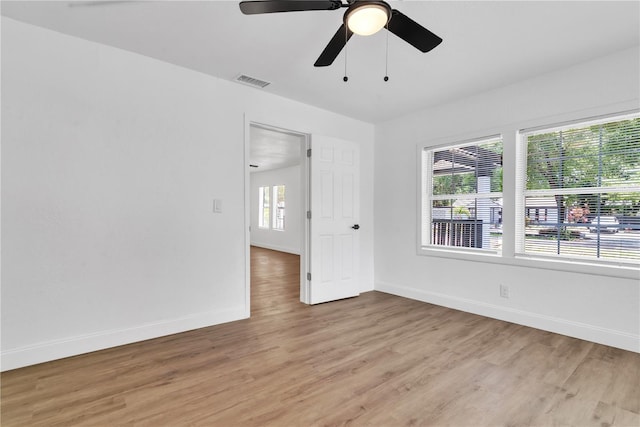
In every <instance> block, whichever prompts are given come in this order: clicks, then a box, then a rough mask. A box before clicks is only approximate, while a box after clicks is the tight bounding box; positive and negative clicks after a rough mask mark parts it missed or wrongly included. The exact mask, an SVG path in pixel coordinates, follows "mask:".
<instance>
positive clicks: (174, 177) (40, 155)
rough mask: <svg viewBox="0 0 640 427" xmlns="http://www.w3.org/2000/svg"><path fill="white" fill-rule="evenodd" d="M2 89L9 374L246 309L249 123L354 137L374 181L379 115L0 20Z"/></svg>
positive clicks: (367, 275) (369, 255) (366, 175)
mask: <svg viewBox="0 0 640 427" xmlns="http://www.w3.org/2000/svg"><path fill="white" fill-rule="evenodd" d="M2 91H3V93H2V125H3V126H2V144H3V145H2V318H1V320H2V353H1V355H2V369H3V370H7V369H12V368H16V367H20V366H25V365H29V364H34V363H38V362H43V361H47V360H52V359H56V358H60V357H65V356H69V355H74V354H79V353H83V352H87V351H93V350H97V349H100V348H105V347H110V346H114V345H119V344H124V343H128V342H132V341H136V340H141V339H146V338H151V337H157V336H160V335H164V334H170V333H175V332H180V331H184V330H188V329H192V328H197V327H203V326H208V325H212V324H216V323H220V322H225V321H231V320H236V319H240V318H243V317H246V316H248V312H249V308H248V305H247V304H246V301H247V298H246V295H245V292H246V284H247V277H245V266H246V265H247V264H246V263H247V260H246V259H245V248H246V245H247V244H248V242H246V241H245V240H244V236H245V233H244V230H245V218H244V214H245V208H246V209H247V210H248V209H249V207H248V206H246V207H245V196H244V189H245V168H246V162H245V158H244V156H245V153H244V146H245V144H244V141H245V134H244V133H245V130H246V123H247V118H252V120H253V119H255V121H259V122H261V123H266V124H271V125H274V126H279V127H283V128H287V129H292V130H296V131H299V132H304V133H309V134H324V135H329V136H335V137H338V138H343V139H348V140H352V141H356V142H358V143H360V144H361V147H362V152H363V153H364V155H363V160H362V164H363V171H362V174H363V176H362V178H361V181H362V182H363V183H368V182H372V181H373V150H372V149H370V147H372V145H373V132H374V128H373V126H372V125H371V124H367V123H363V122H360V121H356V120H353V119H350V118H346V117H344V116H339V115H336V114H334V113H331V112H328V111H324V110H319V109H317V108H314V107H310V106H307V105H304V104H300V103H297V102H293V101H290V100H287V99H284V98H281V97H276V96H273V95H270V94H268V93H266V92H261V91H259V90H256V89H253V88H248V87H244V86H241V85H238V84H235V83H231V82H227V81H223V80H220V79H216V78H213V77H210V76H207V75H204V74H200V73H197V72H193V71H190V70H187V69H184V68H181V67H177V66H174V65H170V64H167V63H163V62H160V61H156V60H154V59H151V58H147V57H143V56H140V55H136V54H133V53H130V52H125V51H122V50H119V49H115V48H111V47H107V46H102V45H99V44H97V43H92V42H89V41H86V40H81V39H76V38H73V37H69V36H65V35H62V34H59V33H55V32H52V31H49V30H45V29H42V28H38V27H34V26H31V25H27V24H23V23H20V22H17V21H14V20H11V19H8V18H4V17H3V18H2ZM372 197H373V189H372V188H371V186H369V187H367V188H364V189H363V193H362V195H361V199H362V203H363V206H364V209H363V210H364V211H366V212H371V211H372V207H373V198H372ZM213 199H221V200H222V201H223V204H222V206H223V211H222V213H219V214H214V213H212V200H213ZM367 215H368V216H367V217H366V218H364V219H363V222H367V223H368V224H369V227H370V228H369V230H366V229H365V230H363V243H362V253H361V254H360V258H361V260H362V265H361V271H363V272H364V284H363V287H364V288H365V289H364V290H366V289H367V288H368V289H372V288H373V248H372V242H373V231H372V230H373V225H372V224H373V215H372V214H367Z"/></svg>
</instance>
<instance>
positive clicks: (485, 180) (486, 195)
mask: <svg viewBox="0 0 640 427" xmlns="http://www.w3.org/2000/svg"><path fill="white" fill-rule="evenodd" d="M423 168H424V169H423V174H424V179H425V182H426V184H427V185H425V187H424V188H425V194H424V196H423V198H424V199H423V226H422V227H423V232H422V244H423V246H429V245H432V246H448V247H461V248H462V247H464V248H474V249H479V250H490V251H496V252H499V251H500V249H501V247H502V194H501V192H502V140H501V139H500V138H492V139H487V140H482V141H476V142H469V143H466V144H458V145H455V146H451V147H447V148H444V149H442V148H440V149H432V150H430V149H425V150H424V154H423ZM425 202H426V203H425Z"/></svg>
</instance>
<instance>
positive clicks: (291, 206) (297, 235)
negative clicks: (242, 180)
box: [250, 166, 304, 255]
mask: <svg viewBox="0 0 640 427" xmlns="http://www.w3.org/2000/svg"><path fill="white" fill-rule="evenodd" d="M274 185H284V186H285V207H286V209H285V229H284V230H282V231H279V230H273V229H271V228H269V229H264V228H260V227H258V217H259V204H258V201H259V188H260V187H273V186H274ZM272 191H273V190H272ZM301 191H302V185H301V184H300V166H292V167H288V168H282V169H274V170H270V171H265V172H252V173H251V195H250V198H251V244H252V245H254V246H260V247H262V248H267V249H273V250H276V251H282V252H289V253H292V254H296V255H299V254H300V248H301V245H302V233H303V231H302V229H301V224H302V214H301V213H302V209H303V202H304V199H302V193H301Z"/></svg>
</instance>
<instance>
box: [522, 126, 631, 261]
mask: <svg viewBox="0 0 640 427" xmlns="http://www.w3.org/2000/svg"><path fill="white" fill-rule="evenodd" d="M520 138H521V139H520V144H521V145H520V148H521V150H520V158H519V164H518V171H519V174H520V176H521V181H520V189H519V191H518V194H517V196H516V197H517V203H518V206H517V207H516V214H517V215H518V217H519V218H518V222H517V226H518V230H517V236H516V251H517V252H518V253H520V254H525V255H530V256H532V255H533V256H543V257H544V256H553V257H555V258H558V257H565V258H572V259H581V260H585V259H586V260H592V261H593V260H596V261H614V262H616V263H620V262H637V261H639V260H640V118H639V116H638V114H635V115H631V116H626V117H618V118H609V119H605V120H598V121H592V122H584V123H577V124H573V125H568V126H562V127H556V128H544V129H536V130H530V131H523V132H521V135H520Z"/></svg>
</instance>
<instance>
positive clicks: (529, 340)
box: [0, 248, 640, 427]
mask: <svg viewBox="0 0 640 427" xmlns="http://www.w3.org/2000/svg"><path fill="white" fill-rule="evenodd" d="M251 259H252V261H251V265H252V272H251V284H252V285H251V314H252V317H251V318H250V319H246V320H242V321H238V322H230V323H227V324H223V325H217V326H213V327H209V328H203V329H198V330H195V331H189V332H185V333H182V334H176V335H172V336H168V337H162V338H158V339H154V340H149V341H144V342H139V343H134V344H130V345H126V346H121V347H117V348H111V349H107V350H103V351H99V352H95V353H90V354H86V355H80V356H75V357H71V358H67V359H63V360H58V361H53V362H49V363H44V364H40V365H36V366H30V367H26V368H22V369H16V370H14V371H9V372H4V373H2V376H1V381H2V383H1V398H2V399H1V407H0V408H1V415H2V425H3V426H7V427H13V426H21V427H22V426H55V425H64V426H83V425H91V426H115V425H117V426H153V427H157V426H172V427H173V426H187V425H189V426H225V427H227V426H284V427H289V426H317V425H330V426H333V425H335V426H338V425H355V426H360V425H371V426H396V425H397V426H404V425H407V426H409V425H429V426H445V425H447V426H529V425H531V426H548V425H549V426H551V425H567V426H590V425H593V426H598V427H610V426H623V427H632V426H633V427H638V426H639V425H640V386H639V384H640V377H639V375H640V371H639V369H640V355H639V354H637V353H632V352H628V351H623V350H619V349H613V348H610V347H606V346H601V345H597V344H594V343H590V342H586V341H581V340H578V339H574V338H569V337H565V336H562V335H557V334H552V333H549V332H545V331H540V330H536V329H531V328H527V327H524V326H520V325H514V324H510V323H507V322H502V321H499V320H495V319H487V318H484V317H482V316H477V315H473V314H469V313H464V312H460V311H456V310H451V309H448V308H445V307H438V306H434V305H431V304H425V303H422V302H419V301H413V300H408V299H405V298H401V297H396V296H393V295H388V294H384V293H380V292H368V293H365V294H362V295H361V296H360V297H357V298H352V299H346V300H341V301H336V302H332V303H327V304H320V305H317V306H306V305H304V304H302V303H300V301H299V286H300V285H299V267H300V264H299V257H298V256H296V255H291V254H284V253H279V252H274V251H270V250H266V249H260V248H252V249H251Z"/></svg>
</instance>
